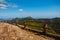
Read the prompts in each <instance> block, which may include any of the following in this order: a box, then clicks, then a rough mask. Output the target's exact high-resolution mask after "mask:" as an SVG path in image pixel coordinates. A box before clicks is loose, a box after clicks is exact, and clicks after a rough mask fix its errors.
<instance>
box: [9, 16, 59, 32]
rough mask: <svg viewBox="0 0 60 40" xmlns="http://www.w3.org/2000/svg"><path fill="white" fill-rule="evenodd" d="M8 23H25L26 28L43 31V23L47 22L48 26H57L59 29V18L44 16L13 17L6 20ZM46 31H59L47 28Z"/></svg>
mask: <svg viewBox="0 0 60 40" xmlns="http://www.w3.org/2000/svg"><path fill="white" fill-rule="evenodd" d="M8 23H11V24H13V23H15V24H20V25H24V24H25V23H26V28H30V29H34V30H39V31H43V25H44V24H45V23H47V24H48V27H49V28H57V29H60V18H52V19H47V18H46V19H45V18H41V19H40V18H39V19H36V18H32V17H30V16H29V17H26V18H15V19H12V20H8ZM47 32H48V33H59V31H57V30H47Z"/></svg>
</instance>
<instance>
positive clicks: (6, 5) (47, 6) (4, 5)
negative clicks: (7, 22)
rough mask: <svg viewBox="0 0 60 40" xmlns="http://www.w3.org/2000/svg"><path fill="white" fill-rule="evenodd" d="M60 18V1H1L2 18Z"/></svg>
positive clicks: (0, 13) (0, 11)
mask: <svg viewBox="0 0 60 40" xmlns="http://www.w3.org/2000/svg"><path fill="white" fill-rule="evenodd" d="M27 16H31V17H33V18H54V17H60V0H0V18H15V17H20V18H22V17H27Z"/></svg>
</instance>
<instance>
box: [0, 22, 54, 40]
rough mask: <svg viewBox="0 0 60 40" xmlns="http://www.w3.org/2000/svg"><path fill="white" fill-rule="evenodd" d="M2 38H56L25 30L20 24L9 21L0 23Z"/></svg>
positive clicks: (33, 39) (5, 39)
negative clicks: (9, 22)
mask: <svg viewBox="0 0 60 40" xmlns="http://www.w3.org/2000/svg"><path fill="white" fill-rule="evenodd" d="M0 40H54V39H53V38H49V37H46V36H43V35H41V36H38V35H35V34H34V33H32V32H29V31H26V30H23V29H21V28H19V27H18V26H15V25H11V24H8V23H0Z"/></svg>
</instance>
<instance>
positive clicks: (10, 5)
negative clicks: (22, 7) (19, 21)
mask: <svg viewBox="0 0 60 40" xmlns="http://www.w3.org/2000/svg"><path fill="white" fill-rule="evenodd" d="M0 3H1V4H0V8H1V9H7V8H9V7H10V8H17V7H18V6H17V5H16V4H14V3H11V2H9V3H8V2H7V1H5V0H0Z"/></svg>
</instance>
